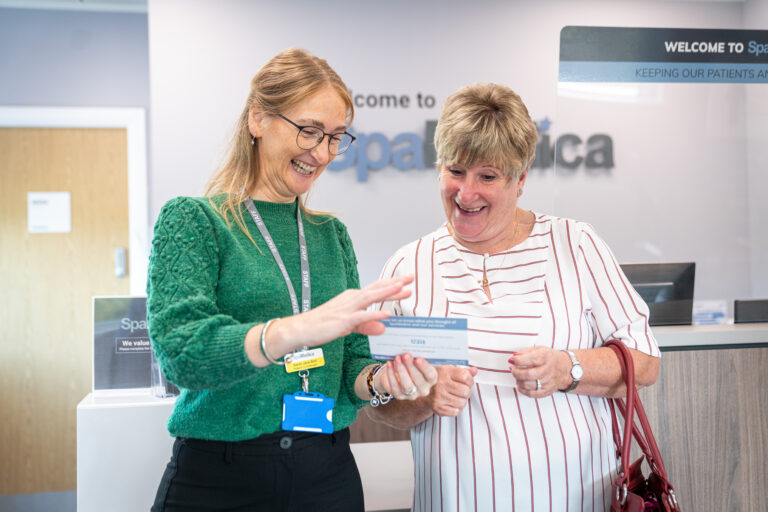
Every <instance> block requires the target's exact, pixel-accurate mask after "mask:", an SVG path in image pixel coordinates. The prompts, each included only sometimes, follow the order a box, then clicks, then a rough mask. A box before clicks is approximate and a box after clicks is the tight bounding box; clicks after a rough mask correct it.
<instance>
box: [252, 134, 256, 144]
mask: <svg viewBox="0 0 768 512" xmlns="http://www.w3.org/2000/svg"><path fill="white" fill-rule="evenodd" d="M255 145H256V137H254V136H253V135H251V146H255Z"/></svg>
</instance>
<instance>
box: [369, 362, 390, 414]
mask: <svg viewBox="0 0 768 512" xmlns="http://www.w3.org/2000/svg"><path fill="white" fill-rule="evenodd" d="M385 367H386V365H384V364H379V365H378V366H375V367H374V368H372V369H371V371H370V373H369V374H368V379H367V380H368V392H369V393H370V394H371V407H378V406H380V405H384V404H386V403H387V402H389V401H390V400H392V395H390V394H389V393H384V394H383V395H382V394H379V392H378V391H376V386H374V384H373V381H374V379H375V378H376V375H377V374H378V373H379V371H381V369H382V368H385Z"/></svg>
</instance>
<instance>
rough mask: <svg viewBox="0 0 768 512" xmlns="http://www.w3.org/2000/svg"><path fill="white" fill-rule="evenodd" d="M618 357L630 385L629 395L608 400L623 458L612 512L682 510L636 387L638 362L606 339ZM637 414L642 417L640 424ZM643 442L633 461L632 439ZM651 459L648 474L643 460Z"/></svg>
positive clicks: (620, 345) (615, 483)
mask: <svg viewBox="0 0 768 512" xmlns="http://www.w3.org/2000/svg"><path fill="white" fill-rule="evenodd" d="M605 346H606V347H609V348H611V349H612V350H613V351H614V352H615V353H616V356H617V357H618V358H619V363H620V364H621V372H622V375H623V376H624V382H625V383H626V385H627V398H626V400H623V399H621V398H613V399H609V400H608V405H609V406H610V408H611V416H612V417H613V440H614V442H615V443H616V457H617V458H618V459H619V461H620V466H619V475H618V476H617V477H616V479H615V480H614V481H613V496H612V498H611V512H624V511H626V512H652V511H663V512H680V505H679V504H678V503H677V498H676V497H675V490H674V488H673V487H672V484H671V483H670V482H669V479H668V478H667V470H666V469H665V468H664V461H663V460H661V453H660V452H659V447H658V445H657V444H656V439H655V438H654V437H653V432H652V431H651V426H650V424H649V423H648V418H647V416H646V415H645V409H643V404H642V402H641V401H640V396H639V395H638V394H637V388H636V387H635V365H634V362H633V360H632V355H631V354H630V352H629V349H628V348H627V347H626V345H624V344H623V343H622V342H620V341H616V340H609V341H608V342H606V343H605ZM616 409H618V410H619V412H620V413H621V415H622V416H623V417H624V429H623V430H624V432H623V435H622V433H621V432H620V431H619V422H618V421H617V415H616ZM635 414H637V418H638V420H639V421H640V427H641V428H638V426H637V424H636V423H635ZM633 438H634V439H635V441H636V442H637V444H638V445H639V446H640V450H641V451H642V452H643V455H641V456H640V458H639V459H637V460H636V461H635V462H633V463H632V464H630V463H629V452H630V447H631V443H632V439H633ZM644 459H645V460H646V461H647V462H648V466H649V467H650V468H651V473H650V474H649V475H648V476H647V477H646V476H645V475H644V473H643V467H642V464H643V460H644Z"/></svg>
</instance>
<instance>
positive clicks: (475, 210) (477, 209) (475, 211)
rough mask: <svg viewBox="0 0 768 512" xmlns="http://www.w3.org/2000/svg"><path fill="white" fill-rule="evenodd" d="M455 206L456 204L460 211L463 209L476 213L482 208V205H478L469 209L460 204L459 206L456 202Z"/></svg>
mask: <svg viewBox="0 0 768 512" xmlns="http://www.w3.org/2000/svg"><path fill="white" fill-rule="evenodd" d="M456 206H458V207H459V210H461V211H463V212H467V213H477V212H479V211H480V210H482V209H483V207H482V206H479V207H477V208H474V209H470V208H464V207H462V206H461V205H460V204H459V203H456Z"/></svg>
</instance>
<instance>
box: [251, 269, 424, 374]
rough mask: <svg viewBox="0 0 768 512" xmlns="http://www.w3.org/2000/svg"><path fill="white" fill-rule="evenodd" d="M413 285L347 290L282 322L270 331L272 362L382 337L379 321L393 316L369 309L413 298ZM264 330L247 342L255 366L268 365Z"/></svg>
mask: <svg viewBox="0 0 768 512" xmlns="http://www.w3.org/2000/svg"><path fill="white" fill-rule="evenodd" d="M412 281H413V276H412V275H408V276H398V277H392V278H389V279H380V280H378V281H374V282H373V283H371V284H369V285H368V286H366V287H365V288H362V289H360V290H346V291H344V292H342V293H340V294H339V295H337V296H336V297H334V298H332V299H331V300H329V301H328V302H326V303H325V304H322V305H320V306H318V307H316V308H313V309H311V310H309V311H307V312H306V313H301V314H300V315H293V316H290V317H284V318H280V319H278V320H276V321H274V322H273V323H272V324H270V327H269V330H268V331H267V336H266V348H267V352H268V353H269V355H270V356H271V357H272V358H273V359H279V358H281V357H282V356H284V355H285V354H287V353H289V352H293V351H294V350H297V349H299V348H301V347H305V346H306V347H315V346H318V345H323V344H325V343H328V342H330V341H333V340H335V339H336V338H341V337H343V336H347V335H348V334H350V333H352V332H358V333H360V334H365V335H377V334H382V333H383V332H384V330H385V327H384V324H382V323H381V322H380V320H383V319H385V318H387V317H388V316H389V315H390V312H389V311H386V310H378V311H369V310H368V307H369V306H370V305H371V304H374V303H377V302H385V301H393V300H400V299H404V298H406V297H408V296H410V294H411V290H409V289H405V288H404V287H405V286H406V285H408V284H410V283H411V282H412ZM263 327H264V326H263V324H261V325H257V326H255V327H253V328H252V329H251V330H249V331H248V334H247V335H246V339H245V346H246V352H247V354H248V358H249V359H250V360H251V362H252V363H253V364H254V365H256V366H267V365H268V364H269V361H267V360H266V359H265V358H264V356H263V355H262V354H261V347H260V337H261V330H262V328H263Z"/></svg>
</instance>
